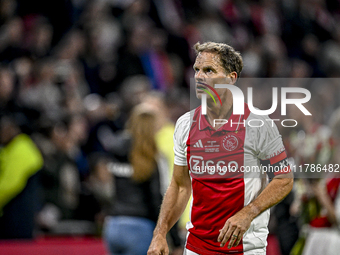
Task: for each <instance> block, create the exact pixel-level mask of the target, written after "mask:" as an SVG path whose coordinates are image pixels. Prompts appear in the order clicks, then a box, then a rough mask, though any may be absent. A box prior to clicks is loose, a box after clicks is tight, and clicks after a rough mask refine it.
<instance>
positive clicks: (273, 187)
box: [217, 173, 294, 248]
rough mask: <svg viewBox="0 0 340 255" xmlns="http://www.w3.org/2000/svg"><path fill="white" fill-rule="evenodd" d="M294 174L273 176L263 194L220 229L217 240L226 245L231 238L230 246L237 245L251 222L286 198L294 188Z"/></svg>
mask: <svg viewBox="0 0 340 255" xmlns="http://www.w3.org/2000/svg"><path fill="white" fill-rule="evenodd" d="M293 183H294V179H293V174H292V173H287V174H281V175H278V176H276V177H274V178H273V180H272V181H271V182H270V183H269V184H268V186H267V187H266V188H265V189H264V190H263V191H262V192H261V194H260V195H259V196H258V197H257V198H256V199H255V200H254V201H253V202H251V203H250V204H249V205H247V206H245V207H244V208H243V209H242V210H240V211H239V212H237V213H236V214H235V215H234V216H232V217H230V218H229V219H228V220H227V221H226V223H225V225H224V227H223V228H222V229H221V230H220V235H219V236H218V239H217V241H218V242H221V246H224V245H225V244H226V242H227V241H228V240H229V239H230V242H229V245H228V248H231V247H232V246H237V245H238V244H239V243H240V241H241V239H242V237H243V234H244V233H245V232H246V231H247V229H248V228H249V226H250V223H251V222H252V220H253V219H255V218H256V217H257V216H258V215H259V214H261V213H262V212H263V211H265V210H267V209H268V208H270V207H272V206H274V205H275V204H277V203H278V202H280V201H281V200H282V199H284V198H285V197H286V196H287V195H288V194H289V192H290V191H291V190H292V188H293Z"/></svg>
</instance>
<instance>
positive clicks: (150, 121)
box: [104, 107, 168, 255]
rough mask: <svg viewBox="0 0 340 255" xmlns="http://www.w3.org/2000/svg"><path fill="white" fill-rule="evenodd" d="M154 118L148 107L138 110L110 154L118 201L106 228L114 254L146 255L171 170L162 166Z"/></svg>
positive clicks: (132, 115)
mask: <svg viewBox="0 0 340 255" xmlns="http://www.w3.org/2000/svg"><path fill="white" fill-rule="evenodd" d="M155 121H156V119H155V115H154V113H153V112H151V111H150V109H148V108H147V107H138V108H135V109H134V111H133V112H132V113H131V117H130V118H129V121H128V122H127V129H126V131H125V132H123V133H121V134H120V135H118V134H117V135H116V137H115V139H116V142H115V143H114V144H112V148H111V149H110V152H111V153H112V154H113V155H114V156H115V158H116V161H114V162H112V163H110V166H109V168H110V172H111V173H112V174H113V176H114V180H115V187H116V192H115V194H116V199H115V203H114V205H113V206H112V208H111V209H110V210H109V215H111V216H109V217H108V218H107V220H106V223H105V226H104V238H105V240H106V242H107V245H108V247H109V250H110V252H111V254H132V253H133V254H143V255H144V254H146V253H147V250H148V247H149V245H150V242H151V238H152V233H153V229H154V227H155V224H156V221H157V213H158V212H159V209H160V208H159V207H160V204H161V200H162V191H161V187H162V185H164V178H167V177H168V173H167V170H168V168H165V169H164V168H162V167H161V166H162V165H161V164H159V162H160V161H159V160H160V158H159V155H158V151H157V146H156V143H155V140H154V134H155V127H156V123H155Z"/></svg>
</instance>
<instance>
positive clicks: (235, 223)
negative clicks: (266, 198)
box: [217, 207, 252, 249]
mask: <svg viewBox="0 0 340 255" xmlns="http://www.w3.org/2000/svg"><path fill="white" fill-rule="evenodd" d="M249 216H250V215H249V213H248V210H247V208H246V207H245V208H243V209H242V210H241V211H239V212H237V213H236V214H235V215H234V216H232V217H230V218H229V219H228V220H227V221H226V223H225V224H224V227H223V228H222V229H221V230H220V234H219V236H218V238H217V241H218V242H221V247H223V246H224V245H225V244H226V243H227V242H228V240H229V239H230V242H229V245H228V249H230V248H231V247H233V246H235V247H236V246H237V245H238V244H239V243H240V241H241V239H242V237H243V234H244V233H245V232H246V231H247V229H248V228H249V227H250V223H251V221H252V217H249Z"/></svg>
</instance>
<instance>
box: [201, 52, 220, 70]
mask: <svg viewBox="0 0 340 255" xmlns="http://www.w3.org/2000/svg"><path fill="white" fill-rule="evenodd" d="M206 62H209V65H215V66H221V64H220V56H219V55H218V54H217V53H215V52H209V51H202V52H199V53H198V55H197V57H196V61H195V65H196V64H198V65H202V64H205V63H206ZM207 64H208V63H207Z"/></svg>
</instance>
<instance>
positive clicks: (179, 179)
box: [148, 165, 191, 255]
mask: <svg viewBox="0 0 340 255" xmlns="http://www.w3.org/2000/svg"><path fill="white" fill-rule="evenodd" d="M190 194H191V180H190V176H189V171H188V167H187V166H178V165H175V166H174V173H173V177H172V180H171V183H170V185H169V188H168V190H167V191H166V193H165V196H164V199H163V203H162V207H161V211H160V214H159V217H158V222H157V225H156V228H155V230H154V235H153V239H152V242H151V245H150V247H149V251H148V255H154V254H155V255H159V254H168V253H169V249H168V246H167V243H166V234H167V233H168V231H169V230H170V229H171V227H172V226H173V225H174V224H175V223H176V222H177V220H178V219H179V217H180V216H181V215H182V213H183V211H184V209H185V207H186V205H187V203H188V200H189V198H190Z"/></svg>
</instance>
